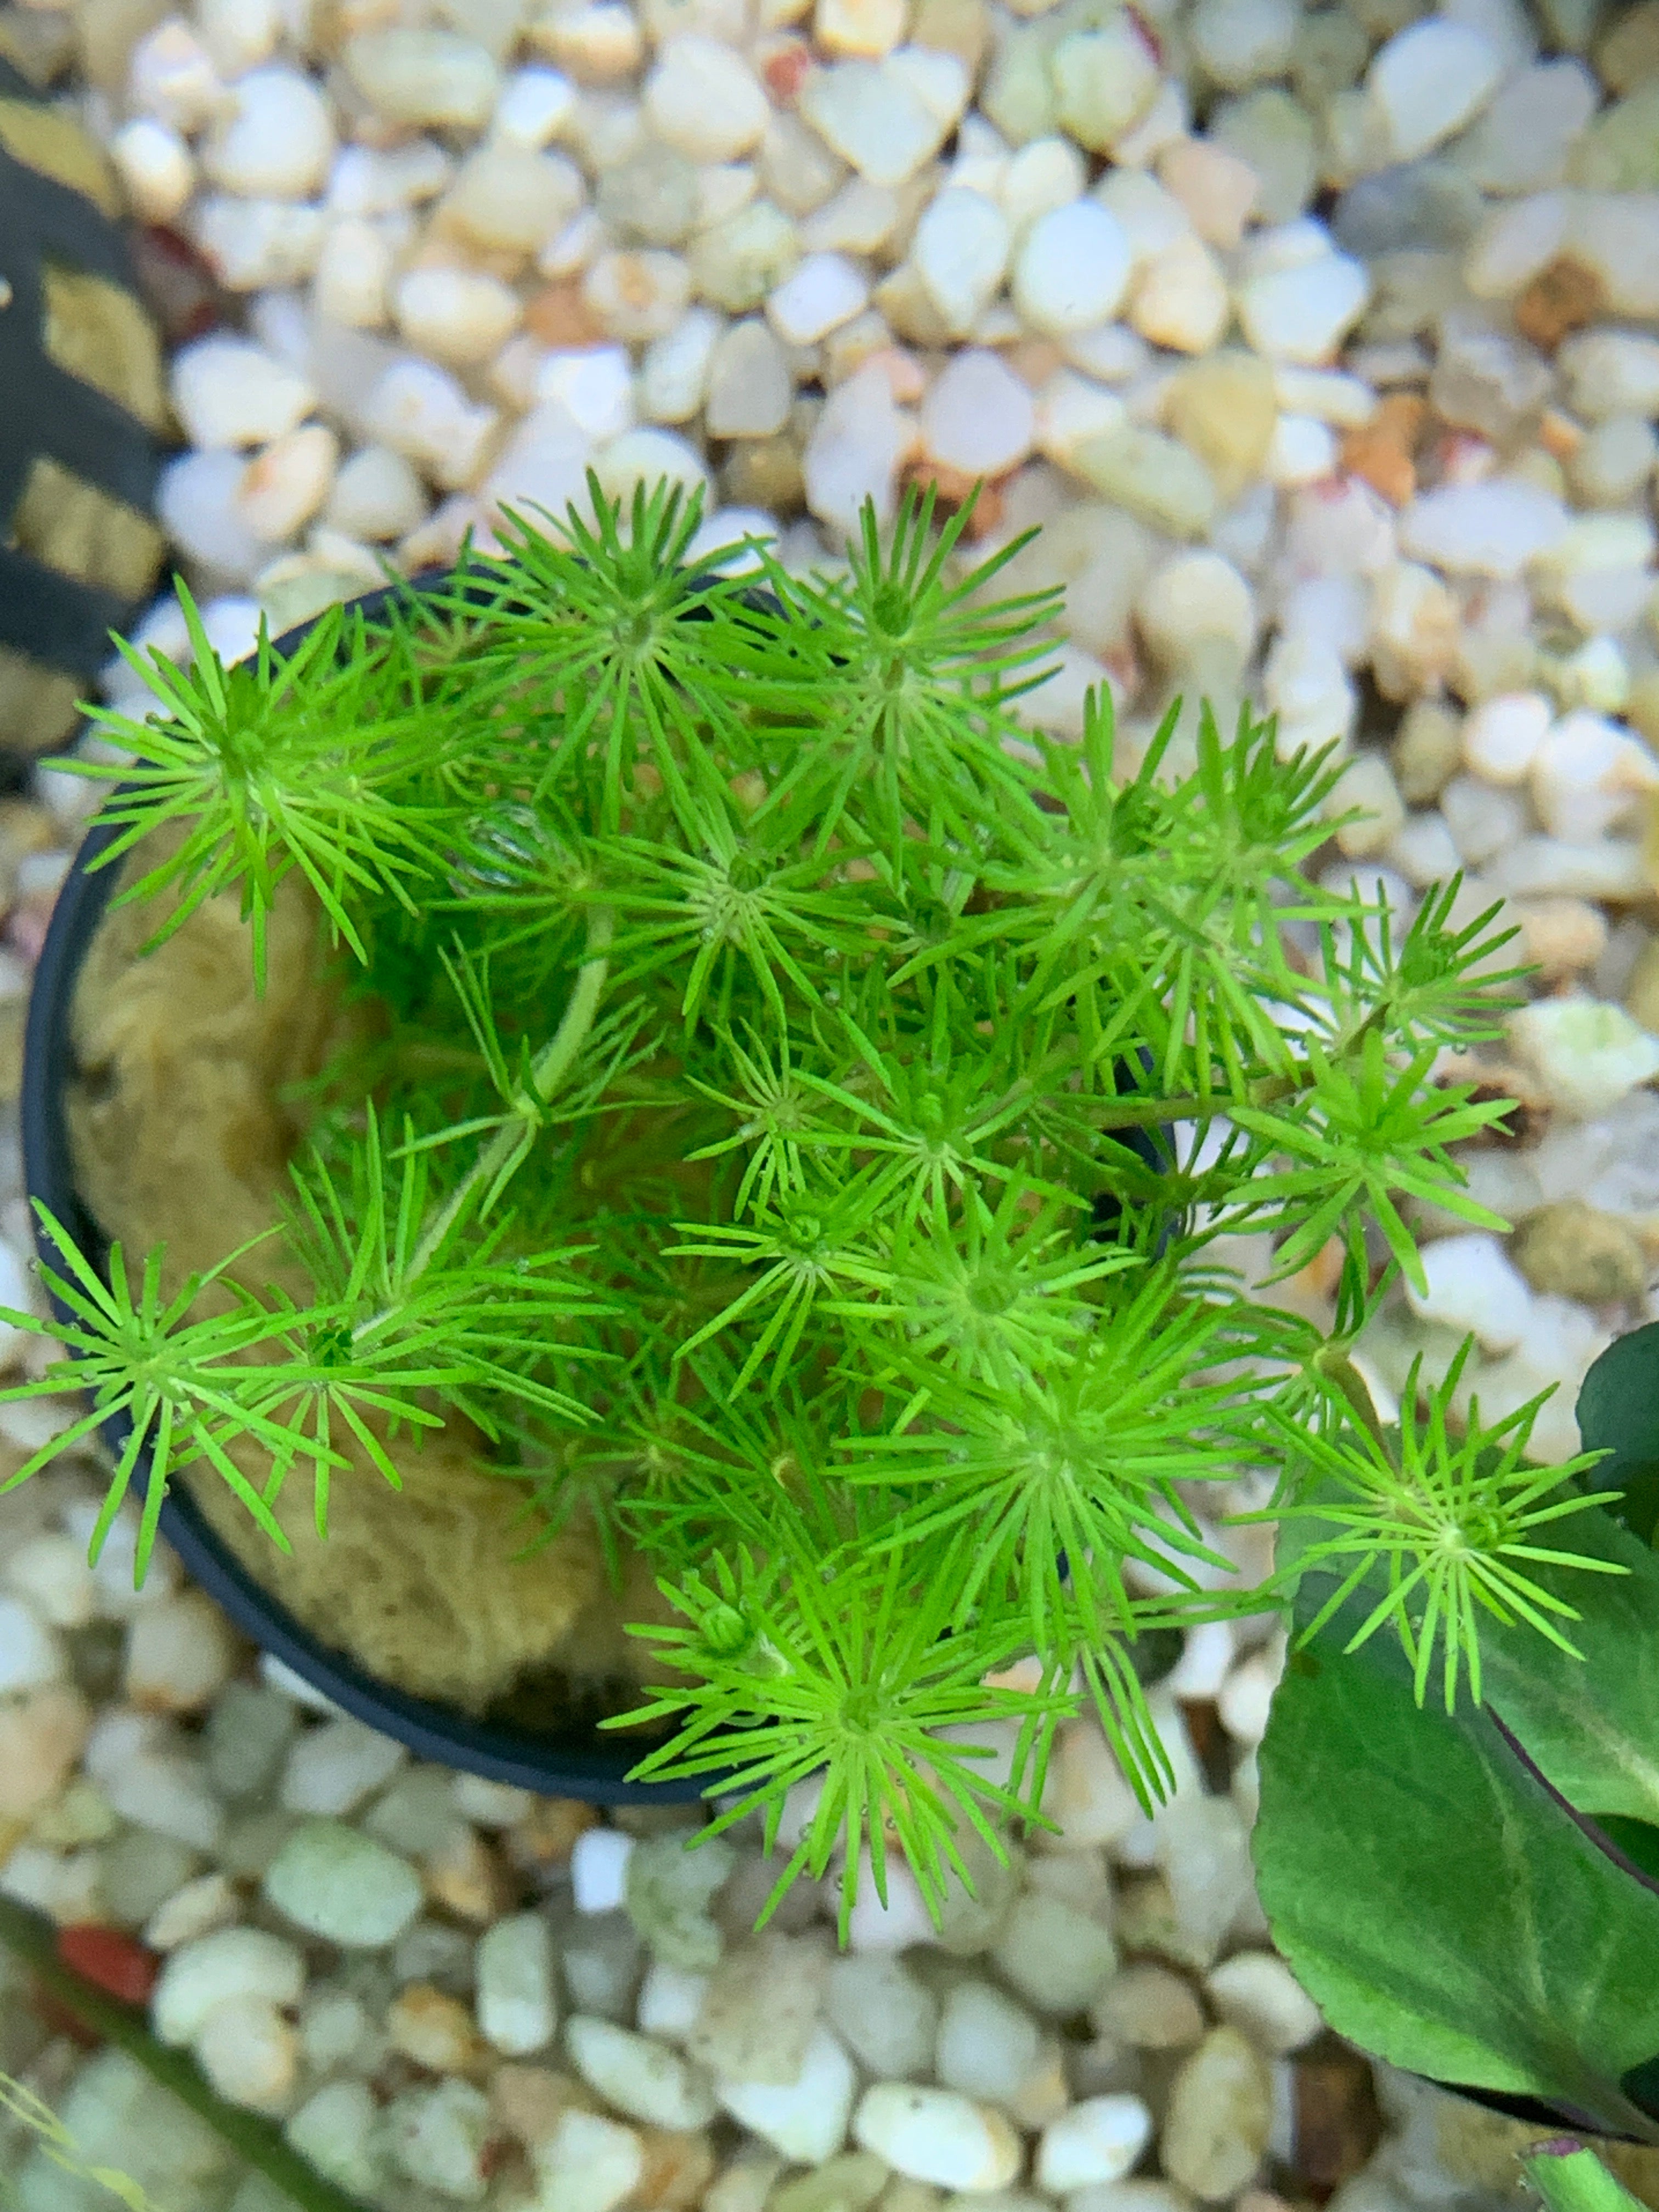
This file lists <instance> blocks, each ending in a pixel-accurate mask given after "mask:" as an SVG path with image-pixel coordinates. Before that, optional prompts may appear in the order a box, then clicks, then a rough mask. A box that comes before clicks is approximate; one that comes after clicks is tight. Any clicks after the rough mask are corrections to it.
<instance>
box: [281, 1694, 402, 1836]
mask: <svg viewBox="0 0 1659 2212" xmlns="http://www.w3.org/2000/svg"><path fill="white" fill-rule="evenodd" d="M408 1757H409V1753H407V1752H406V1751H405V1750H404V1747H403V1746H402V1744H400V1743H398V1742H396V1741H394V1740H393V1739H392V1737H391V1736H389V1735H380V1732H379V1730H378V1729H372V1728H370V1727H368V1725H367V1723H364V1722H362V1721H360V1720H355V1719H353V1718H352V1717H351V1716H350V1715H349V1714H342V1715H341V1716H340V1717H339V1718H338V1719H337V1720H331V1721H325V1722H324V1723H323V1724H322V1726H321V1727H320V1728H314V1729H307V1731H306V1733H305V1734H304V1735H301V1737H300V1739H299V1741H297V1742H296V1743H295V1745H294V1747H293V1748H292V1750H291V1751H290V1752H289V1755H288V1764H287V1765H286V1766H285V1767H284V1768H283V1779H282V1785H281V1788H280V1789H279V1790H278V1792H277V1802H278V1803H279V1804H280V1805H281V1806H282V1808H283V1811H284V1812H287V1813H324V1814H346V1813H352V1812H355V1811H356V1808H358V1806H359V1805H361V1804H362V1802H363V1801H364V1800H365V1798H367V1797H369V1796H373V1795H374V1791H375V1790H380V1789H382V1788H384V1786H385V1785H386V1783H388V1782H389V1781H390V1780H391V1779H392V1776H393V1775H394V1774H395V1773H396V1772H397V1771H398V1768H399V1767H400V1766H402V1765H404V1762H405V1761H406V1760H407V1759H408Z"/></svg>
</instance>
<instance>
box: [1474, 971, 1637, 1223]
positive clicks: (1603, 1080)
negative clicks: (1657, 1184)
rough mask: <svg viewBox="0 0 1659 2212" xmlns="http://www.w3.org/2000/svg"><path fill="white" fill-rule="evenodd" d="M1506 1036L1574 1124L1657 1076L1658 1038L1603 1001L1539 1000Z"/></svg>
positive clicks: (1517, 1015) (1603, 1111)
mask: <svg viewBox="0 0 1659 2212" xmlns="http://www.w3.org/2000/svg"><path fill="white" fill-rule="evenodd" d="M1509 1035H1510V1044H1511V1046H1512V1047H1513V1048H1514V1049H1515V1051H1516V1054H1518V1055H1519V1056H1520V1058H1521V1059H1522V1060H1523V1061H1524V1062H1525V1063H1526V1065H1527V1066H1528V1067H1529V1068H1531V1070H1532V1071H1533V1073H1534V1074H1535V1075H1536V1076H1537V1077H1538V1079H1539V1080H1540V1081H1541V1083H1542V1085H1544V1088H1545V1090H1546V1091H1547V1092H1548V1094H1549V1097H1550V1101H1551V1103H1552V1104H1553V1105H1554V1106H1556V1107H1557V1108H1559V1109H1560V1111H1562V1112H1563V1113H1565V1114H1567V1115H1571V1116H1572V1117H1574V1118H1575V1119H1577V1120H1580V1121H1590V1120H1592V1119H1594V1118H1595V1116H1597V1115H1602V1114H1607V1113H1609V1112H1611V1110H1612V1109H1613V1107H1615V1106H1617V1105H1618V1104H1619V1103H1620V1101H1621V1100H1622V1099H1625V1098H1627V1097H1629V1095H1630V1093H1631V1092H1632V1091H1634V1090H1635V1089H1636V1088H1637V1087H1638V1085H1641V1084H1644V1083H1650V1082H1651V1081H1652V1079H1653V1078H1654V1077H1655V1076H1656V1075H1659V1037H1655V1036H1650V1034H1649V1033H1648V1032H1647V1031H1646V1030H1643V1029H1641V1028H1639V1027H1638V1025H1637V1024H1636V1023H1635V1022H1633V1021H1632V1019H1631V1018H1630V1016H1629V1015H1628V1014H1627V1013H1626V1012H1625V1010H1624V1008H1623V1007H1622V1006H1612V1005H1609V1004H1608V1003H1607V1001H1606V1000H1598V999H1592V998H1588V997H1577V996H1574V997H1570V998H1562V999H1541V1000H1538V1001H1537V1002H1536V1003H1535V1004H1534V1005H1532V1006H1522V1008H1521V1009H1520V1011H1519V1012H1517V1013H1514V1014H1511V1015H1510V1023H1509ZM1431 1249H1432V1248H1431Z"/></svg>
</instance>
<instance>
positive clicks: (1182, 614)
mask: <svg viewBox="0 0 1659 2212" xmlns="http://www.w3.org/2000/svg"><path fill="white" fill-rule="evenodd" d="M1135 622H1136V623H1137V625H1138V627H1139V630H1140V634H1141V635H1142V637H1143V638H1144V639H1145V641H1146V645H1147V647H1148V648H1149V649H1150V651H1151V652H1152V653H1153V654H1154V656H1155V657H1156V658H1157V659H1158V661H1159V662H1160V663H1161V664H1162V665H1164V667H1166V668H1169V669H1171V670H1179V669H1182V668H1185V667H1187V666H1188V665H1191V664H1192V663H1193V661H1194V659H1196V658H1197V657H1198V656H1199V655H1200V653H1203V652H1205V650H1206V648H1208V647H1212V646H1213V645H1217V644H1219V645H1220V646H1222V647H1224V648H1225V653H1226V654H1227V656H1228V658H1229V659H1230V661H1231V662H1232V663H1235V664H1236V665H1237V668H1238V669H1239V670H1240V671H1242V670H1243V665H1244V663H1245V662H1246V661H1247V660H1248V659H1249V655H1250V653H1251V650H1252V648H1253V647H1254V645H1255V632H1256V611H1255V595H1254V594H1253V592H1251V589H1250V586H1249V583H1248V582H1247V581H1246V580H1245V579H1244V577H1243V575H1242V574H1240V572H1239V570H1238V569H1237V568H1236V567H1235V566H1234V565H1233V563H1232V562H1231V561H1227V560H1225V559H1224V558H1223V557H1222V556H1221V555H1220V554H1219V553H1207V552H1194V553H1183V554H1178V555H1176V557H1175V558H1174V559H1173V560H1170V561H1166V562H1164V564H1163V565H1162V566H1161V567H1160V568H1157V569H1155V570H1154V571H1153V573H1152V575H1151V576H1150V577H1149V578H1148V579H1147V580H1146V583H1145V584H1144V585H1143V586H1142V587H1141V589H1140V591H1139V593H1138V595H1137V597H1136V599H1135ZM1230 1648H1231V1647H1230ZM1098 1840H1101V1841H1109V1840H1110V1838H1099V1839H1098Z"/></svg>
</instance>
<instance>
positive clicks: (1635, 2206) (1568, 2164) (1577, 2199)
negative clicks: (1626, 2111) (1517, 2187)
mask: <svg viewBox="0 0 1659 2212" xmlns="http://www.w3.org/2000/svg"><path fill="white" fill-rule="evenodd" d="M1521 2168H1522V2172H1523V2173H1525V2175H1526V2177H1527V2179H1528V2181H1530V2182H1531V2184H1532V2185H1533V2187H1534V2189H1535V2190H1536V2191H1538V2193H1539V2195H1540V2196H1541V2197H1542V2198H1543V2200H1544V2202H1545V2203H1546V2205H1547V2206H1548V2208H1549V2212H1643V2207H1642V2204H1641V2203H1640V2200H1639V2199H1638V2198H1637V2197H1632V2195H1631V2193H1630V2191H1629V2190H1628V2189H1626V2187H1625V2185H1624V2184H1623V2183H1622V2182H1620V2181H1618V2180H1616V2179H1614V2178H1613V2175H1612V2174H1611V2173H1609V2172H1607V2168H1606V2166H1603V2165H1602V2163H1601V2160H1600V2159H1599V2158H1597V2156H1596V2155H1595V2152H1594V2151H1593V2150H1590V2149H1589V2148H1587V2147H1586V2146H1585V2145H1584V2144H1583V2143H1581V2142H1578V2141H1577V2138H1576V2137H1575V2136H1555V2137H1553V2139H1552V2140H1551V2141H1550V2142H1541V2143H1535V2144H1534V2147H1533V2148H1532V2150H1531V2151H1530V2152H1529V2153H1528V2155H1527V2156H1526V2157H1525V2158H1523V2159H1522V2161H1521Z"/></svg>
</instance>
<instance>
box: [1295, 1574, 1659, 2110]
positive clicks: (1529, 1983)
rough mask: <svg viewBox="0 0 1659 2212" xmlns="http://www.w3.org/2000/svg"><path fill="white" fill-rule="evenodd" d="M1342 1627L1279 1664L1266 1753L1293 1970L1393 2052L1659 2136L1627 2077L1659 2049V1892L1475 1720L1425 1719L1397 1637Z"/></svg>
mask: <svg viewBox="0 0 1659 2212" xmlns="http://www.w3.org/2000/svg"><path fill="white" fill-rule="evenodd" d="M1362 1617H1363V1616H1362ZM1344 1625H1345V1624H1343V1623H1336V1624H1333V1627H1334V1629H1337V1630H1339V1631H1340V1628H1341V1626H1344ZM1345 1641H1346V1636H1345V1635H1341V1634H1340V1633H1331V1632H1327V1633H1326V1634H1325V1635H1323V1636H1322V1638H1321V1639H1320V1641H1319V1642H1318V1644H1316V1646H1315V1647H1314V1648H1313V1649H1312V1650H1310V1651H1308V1652H1305V1653H1304V1654H1301V1655H1299V1656H1298V1657H1297V1659H1296V1660H1294V1661H1293V1662H1292V1664H1291V1668H1290V1670H1289V1671H1288V1672H1287V1673H1286V1674H1285V1680H1284V1681H1283V1682H1282V1683H1281V1684H1280V1686H1279V1691H1278V1692H1277V1694H1276V1696H1275V1697H1274V1699H1273V1714H1272V1718H1271V1719H1270V1721H1269V1723H1268V1728H1267V1737H1266V1739H1265V1741H1264V1742H1263V1744H1262V1746H1261V1814H1260V1817H1259V1819H1258V1821H1257V1825H1256V1829H1255V1840H1254V1850H1255V1864H1256V1871H1257V1875H1258V1878H1259V1881H1260V1886H1261V1901H1262V1905H1263V1907H1264V1909H1265V1911H1266V1912H1267V1917H1268V1920H1269V1922H1270V1923H1271V1925H1272V1929H1273V1938H1274V1941H1275V1942H1277V1943H1278V1944H1279V1948H1280V1949H1281V1950H1282V1951H1283V1952H1284V1954H1285V1958H1286V1960H1288V1962H1289V1964H1290V1965H1291V1967H1292V1969H1293V1970H1294V1971H1295V1972H1296V1974H1297V1978H1298V1979H1299V1980H1300V1981H1301V1982H1302V1983H1303V1984H1304V1987H1305V1988H1306V1989H1307V1990H1308V1992H1309V1994H1310V1996H1312V1997H1313V1999H1314V2000H1315V2002H1316V2003H1317V2004H1318V2005H1319V2006H1320V2008H1321V2009H1322V2011H1323V2012H1324V2014H1325V2016H1326V2018H1327V2020H1328V2021H1329V2022H1330V2024H1331V2026H1332V2027H1334V2028H1335V2029H1336V2031H1337V2032H1338V2033H1339V2034H1341V2035H1346V2036H1347V2037H1349V2038H1351V2039H1352V2040H1353V2041H1354V2042H1356V2043H1358V2044H1360V2045H1364V2048H1366V2049H1367V2050H1369V2051H1375V2052H1376V2053H1377V2054H1378V2055H1379V2056H1380V2057H1383V2058H1385V2059H1387V2060H1388V2061H1389V2063H1391V2064H1394V2065H1395V2066H1400V2067H1404V2068H1406V2069H1409V2070H1410V2071H1412V2072H1413V2073H1419V2074H1426V2075H1431V2076H1432V2077H1433V2078H1434V2079H1436V2080H1438V2081H1454V2082H1461V2083H1463V2084H1466V2085H1468V2086H1469V2087H1475V2088H1489V2089H1500V2090H1507V2091H1510V2092H1511V2093H1520V2094H1522V2095H1525V2096H1532V2097H1538V2098H1542V2099H1545V2100H1550V2101H1553V2102H1555V2103H1558V2104H1567V2105H1571V2106H1573V2107H1574V2108H1575V2109H1577V2111H1579V2112H1583V2113H1584V2114H1585V2115H1586V2116H1587V2117H1589V2118H1594V2119H1595V2121H1596V2123H1597V2124H1598V2125H1599V2126H1601V2127H1603V2128H1605V2129H1606V2130H1608V2131H1610V2132H1612V2133H1615V2134H1618V2133H1624V2134H1629V2135H1633V2136H1638V2137H1639V2138H1640V2139H1641V2140H1643V2141H1644V2142H1659V2124H1655V2122H1653V2121H1652V2120H1650V2118H1647V2117H1646V2116H1645V2115H1644V2113H1643V2112H1641V2111H1640V2110H1639V2109H1638V2107H1637V2106H1635V2105H1634V2104H1632V2102H1631V2100H1630V2099H1629V2098H1628V2097H1627V2096H1626V2095H1625V2094H1624V2093H1622V2092H1621V2090H1620V2087H1619V2082H1620V2076H1621V2075H1625V2074H1626V2072H1628V2071H1630V2070H1632V2069H1635V2068H1637V2067H1639V2066H1642V2065H1643V2064H1644V2063H1645V2062H1647V2061H1648V2060H1649V2059H1650V2058H1651V2057H1653V2056H1654V2054H1655V2053H1659V1894H1656V1893H1655V1892H1654V1891H1652V1890H1650V1889H1648V1888H1645V1887H1643V1886H1642V1884H1641V1883H1640V1882H1639V1881H1636V1880H1635V1879H1633V1878H1632V1877H1631V1876H1629V1875H1626V1874H1624V1873H1622V1872H1620V1869H1619V1868H1618V1867H1617V1866H1616V1865H1615V1864H1614V1863H1613V1861H1612V1860H1611V1859H1609V1858H1607V1857H1606V1856H1604V1855H1603V1854H1602V1853H1601V1851H1599V1850H1597V1849H1596V1848H1595V1845H1594V1844H1592V1843H1591V1842H1590V1841H1589V1838H1587V1837H1586V1836H1585V1834H1584V1833H1583V1831H1582V1829H1580V1828H1579V1827H1578V1826H1577V1824H1576V1823H1575V1822H1574V1820H1572V1818H1571V1814H1569V1813H1568V1812H1567V1811H1566V1810H1565V1808H1564V1807H1563V1806H1561V1805H1560V1804H1559V1802H1558V1801H1557V1800H1556V1799H1555V1798H1553V1796H1551V1795H1550V1794H1549V1792H1548V1790H1547V1789H1546V1787H1545V1786H1544V1784H1542V1783H1541V1781H1539V1780H1538V1779H1537V1778H1534V1776H1532V1775H1530V1774H1528V1772H1527V1771H1526V1769H1525V1768H1524V1767H1523V1766H1522V1765H1521V1763H1520V1762H1519V1761H1518V1760H1517V1759H1516V1758H1515V1757H1514V1755H1513V1754H1512V1753H1510V1750H1509V1748H1508V1747H1507V1746H1506V1745H1505V1743H1504V1740H1503V1738H1502V1736H1501V1735H1499V1734H1498V1729H1496V1727H1495V1726H1494V1724H1493V1723H1492V1720H1491V1719H1490V1718H1489V1717H1487V1716H1486V1714H1484V1713H1475V1712H1466V1713H1464V1714H1462V1715H1461V1716H1460V1717H1458V1718H1457V1719H1455V1720H1449V1719H1448V1718H1447V1717H1446V1716H1445V1714H1444V1712H1443V1711H1440V1710H1438V1709H1437V1708H1436V1707H1435V1706H1434V1705H1432V1704H1430V1705H1426V1706H1425V1707H1424V1708H1423V1709H1422V1710H1421V1711H1419V1709H1418V1707H1417V1706H1416V1705H1415V1704H1414V1703H1413V1698H1412V1691H1411V1681H1410V1677H1409V1674H1408V1672H1407V1668H1406V1666H1405V1663H1404V1661H1403V1659H1402V1658H1401V1656H1400V1654H1399V1652H1398V1650H1397V1647H1391V1646H1390V1645H1389V1644H1388V1643H1386V1642H1385V1641H1384V1639H1383V1638H1375V1639H1373V1642H1372V1643H1371V1644H1368V1645H1366V1646H1365V1647H1364V1649H1363V1650H1361V1651H1359V1652H1358V1653H1355V1654H1353V1655H1352V1656H1343V1655H1342V1653H1341V1650H1340V1644H1341V1643H1342V1642H1345Z"/></svg>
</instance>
